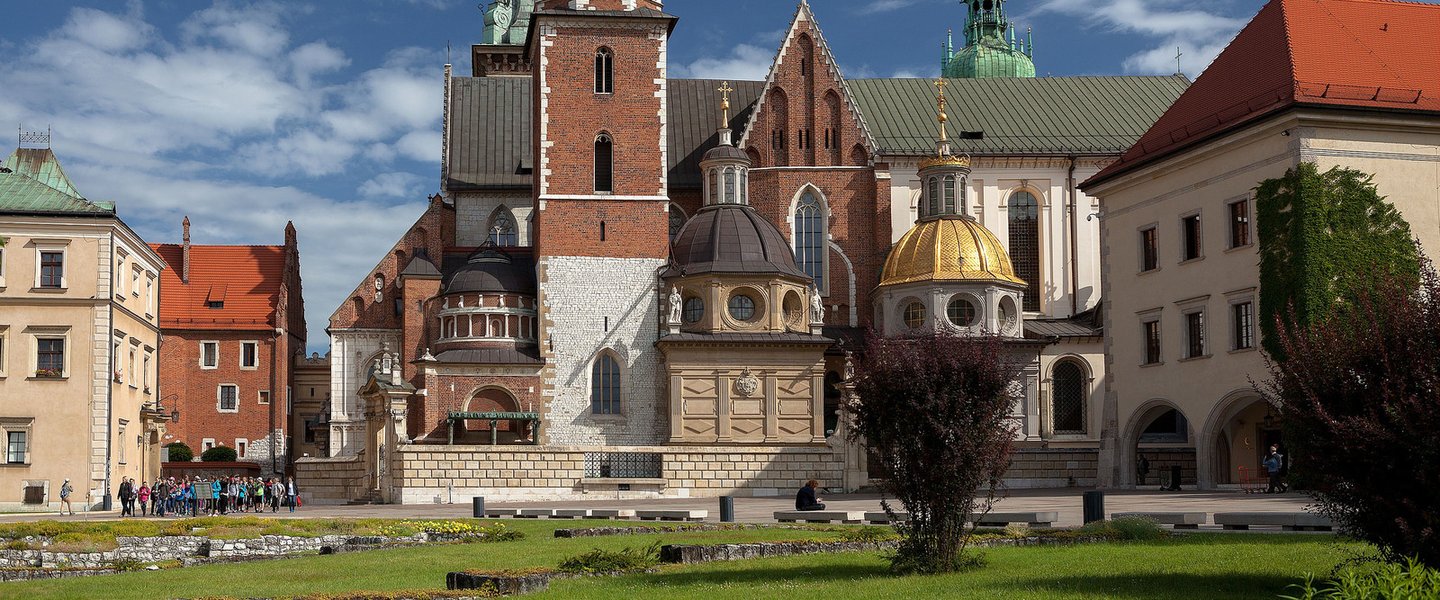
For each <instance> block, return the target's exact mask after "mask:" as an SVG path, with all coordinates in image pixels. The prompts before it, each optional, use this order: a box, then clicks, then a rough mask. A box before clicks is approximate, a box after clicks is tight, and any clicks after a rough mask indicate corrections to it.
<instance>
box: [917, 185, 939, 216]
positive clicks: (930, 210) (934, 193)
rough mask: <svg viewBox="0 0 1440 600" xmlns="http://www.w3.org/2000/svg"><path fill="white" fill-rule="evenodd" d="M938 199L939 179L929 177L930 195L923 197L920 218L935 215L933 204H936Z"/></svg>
mask: <svg viewBox="0 0 1440 600" xmlns="http://www.w3.org/2000/svg"><path fill="white" fill-rule="evenodd" d="M939 198H940V178H939V177H931V178H930V193H929V194H928V195H927V196H926V197H925V202H924V203H923V205H922V206H923V208H921V209H920V216H922V217H928V216H930V215H933V214H935V212H936V210H935V203H936V202H938V199H939Z"/></svg>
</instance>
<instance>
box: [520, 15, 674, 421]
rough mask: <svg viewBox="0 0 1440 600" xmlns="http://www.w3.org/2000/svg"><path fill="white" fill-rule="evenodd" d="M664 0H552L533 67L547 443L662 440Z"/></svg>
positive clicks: (667, 24) (534, 35)
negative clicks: (659, 343) (659, 291)
mask: <svg viewBox="0 0 1440 600" xmlns="http://www.w3.org/2000/svg"><path fill="white" fill-rule="evenodd" d="M660 8H661V3H660V2H659V1H658V0H547V1H545V2H542V3H541V6H540V7H539V8H538V10H537V11H536V13H535V20H534V22H533V24H532V26H531V29H530V33H529V40H528V41H527V47H528V48H529V52H530V61H531V65H532V69H533V76H532V81H533V83H532V85H533V87H532V93H533V97H534V98H535V101H534V103H533V105H532V106H533V109H532V110H533V113H532V123H533V127H534V130H533V132H532V135H533V136H534V140H535V142H534V146H533V152H534V156H533V158H534V162H533V164H534V165H535V169H534V177H535V184H534V189H535V206H534V209H535V212H534V214H535V229H536V235H535V252H536V257H537V264H536V270H537V275H538V277H539V282H540V303H541V307H540V310H541V314H540V322H541V331H540V340H541V349H542V352H543V353H544V354H545V358H546V359H547V366H546V371H545V381H544V389H543V390H542V392H543V396H544V398H545V402H544V407H543V410H544V411H545V413H546V414H545V415H544V421H545V423H546V429H545V430H543V431H542V439H541V443H548V444H562V445H584V446H597V445H600V446H604V445H622V446H623V445H634V444H653V443H659V442H660V441H663V439H664V435H663V433H664V432H665V431H666V428H665V427H664V424H663V422H662V421H661V415H662V411H661V409H660V404H659V403H660V400H661V397H660V396H661V394H662V392H661V390H663V389H664V385H663V382H662V379H661V374H660V368H659V359H658V354H657V352H656V350H655V348H654V343H655V340H656V338H657V337H658V329H659V328H658V305H659V297H658V295H657V279H656V273H657V271H658V269H660V268H661V267H662V266H664V264H665V262H666V258H667V256H668V254H669V238H668V223H669V218H668V214H667V210H668V208H669V205H670V199H669V196H668V191H667V181H666V172H667V166H666V165H667V162H666V131H665V127H666V89H665V87H666V84H665V77H666V66H665V65H666V63H665V54H666V44H667V40H668V38H669V35H670V31H671V29H672V28H673V27H674V25H675V18H674V17H672V16H670V15H666V14H664V13H662V12H661V11H660Z"/></svg>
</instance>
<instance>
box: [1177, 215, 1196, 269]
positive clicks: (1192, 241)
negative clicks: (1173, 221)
mask: <svg viewBox="0 0 1440 600" xmlns="http://www.w3.org/2000/svg"><path fill="white" fill-rule="evenodd" d="M1180 227H1181V229H1183V230H1184V234H1185V247H1184V252H1185V254H1184V256H1182V257H1181V261H1186V260H1195V259H1197V258H1200V215H1190V216H1188V217H1185V218H1183V219H1181V220H1180Z"/></svg>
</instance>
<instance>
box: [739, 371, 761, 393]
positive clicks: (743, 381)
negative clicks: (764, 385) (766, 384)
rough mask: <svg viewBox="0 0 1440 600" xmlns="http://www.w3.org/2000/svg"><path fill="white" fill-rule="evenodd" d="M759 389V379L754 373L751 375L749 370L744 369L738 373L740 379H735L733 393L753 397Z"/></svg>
mask: <svg viewBox="0 0 1440 600" xmlns="http://www.w3.org/2000/svg"><path fill="white" fill-rule="evenodd" d="M759 389H760V378H759V377H756V376H755V374H754V373H751V372H750V369H745V371H744V372H742V373H740V377H738V378H736V379H735V393H737V394H740V395H741V396H751V395H754V394H755V392H756V391H758V390H759Z"/></svg>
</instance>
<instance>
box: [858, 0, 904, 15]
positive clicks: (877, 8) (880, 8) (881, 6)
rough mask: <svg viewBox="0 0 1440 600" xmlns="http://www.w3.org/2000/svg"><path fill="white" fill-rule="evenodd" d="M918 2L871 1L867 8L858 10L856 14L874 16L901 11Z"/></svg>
mask: <svg viewBox="0 0 1440 600" xmlns="http://www.w3.org/2000/svg"><path fill="white" fill-rule="evenodd" d="M915 2H916V0H870V2H867V3H866V4H865V6H862V7H860V8H859V9H856V11H855V12H856V13H859V14H862V15H873V14H878V13H883V12H890V11H895V10H900V9H902V8H905V7H907V6H911V5H913V4H915Z"/></svg>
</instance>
